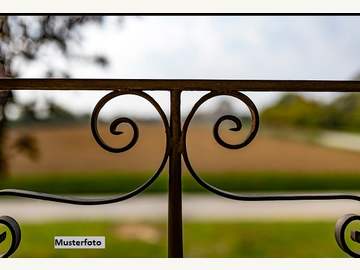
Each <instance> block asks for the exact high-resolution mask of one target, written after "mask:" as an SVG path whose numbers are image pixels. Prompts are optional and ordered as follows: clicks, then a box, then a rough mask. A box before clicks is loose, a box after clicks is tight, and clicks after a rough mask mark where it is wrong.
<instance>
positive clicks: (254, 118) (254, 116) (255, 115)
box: [182, 92, 259, 198]
mask: <svg viewBox="0 0 360 270" xmlns="http://www.w3.org/2000/svg"><path fill="white" fill-rule="evenodd" d="M217 96H231V97H234V98H237V99H238V100H240V101H242V102H243V103H245V105H246V106H247V107H248V108H249V110H250V113H251V128H250V132H249V134H248V136H247V137H246V138H245V140H244V141H242V142H240V143H238V144H230V143H227V142H225V141H224V140H223V139H222V138H221V136H220V133H219V129H220V125H221V124H222V123H223V122H224V121H232V122H233V123H234V124H235V127H233V128H230V130H231V131H240V130H241V129H242V123H241V120H240V119H239V118H237V117H235V116H233V115H224V116H222V117H220V118H219V119H218V120H217V121H216V123H215V125H214V128H213V135H214V139H215V140H216V142H218V143H219V144H220V145H221V146H223V147H225V148H228V149H240V148H243V147H245V146H247V145H248V144H249V143H250V142H251V141H252V140H253V139H254V138H255V136H256V134H257V131H258V129H259V112H258V110H257V108H256V106H255V104H254V103H253V102H252V101H251V99H250V98H248V97H247V96H246V95H244V94H242V93H240V92H223V93H222V92H220V93H219V92H216V93H215V92H210V93H208V94H206V95H205V96H203V97H202V98H200V100H199V101H198V102H196V104H195V105H194V107H193V108H192V110H191V111H190V113H189V115H188V117H187V118H186V120H185V122H184V126H183V134H182V144H183V157H184V162H185V164H186V166H187V168H188V170H189V172H190V174H191V175H192V176H193V177H194V178H195V180H196V181H197V182H198V183H199V184H200V185H202V186H203V187H205V188H206V189H208V190H210V191H212V192H214V193H216V194H218V195H221V196H224V197H230V198H237V196H238V195H236V194H232V193H229V192H226V191H223V190H221V189H218V188H216V187H214V186H212V185H210V184H208V183H207V182H206V181H204V180H203V179H202V178H201V177H200V176H199V175H198V174H197V173H196V172H195V170H194V168H193V167H192V165H191V162H190V159H189V157H188V153H187V147H186V136H187V131H188V128H189V125H190V122H191V120H192V118H193V117H194V115H195V113H196V111H197V110H198V109H199V107H200V106H201V105H202V104H203V103H205V102H206V101H207V100H209V99H211V98H214V97H217Z"/></svg>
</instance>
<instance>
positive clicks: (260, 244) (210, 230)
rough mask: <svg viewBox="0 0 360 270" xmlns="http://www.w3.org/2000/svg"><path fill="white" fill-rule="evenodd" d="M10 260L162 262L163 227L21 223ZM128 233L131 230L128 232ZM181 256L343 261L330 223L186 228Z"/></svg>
mask: <svg viewBox="0 0 360 270" xmlns="http://www.w3.org/2000/svg"><path fill="white" fill-rule="evenodd" d="M21 227H22V233H23V235H22V242H21V244H20V247H19V249H18V251H17V252H16V253H15V254H14V257H166V254H167V243H166V225H165V224H157V223H156V224H152V223H143V224H134V223H132V224H125V223H118V224H115V223H105V222H92V223H90V222H89V223H83V222H71V223H56V224H55V223H49V224H36V225H35V224H32V225H30V224H22V225H21ZM129 228H130V229H129ZM59 235H62V236H71V235H72V236H91V235H92V236H106V249H103V250H95V249H93V250H84V249H72V250H59V249H54V247H53V245H54V244H53V241H54V236H59ZM184 235H185V239H184V241H185V242H184V243H185V245H184V251H185V256H186V257H347V255H346V254H344V253H343V252H342V251H341V250H340V248H339V247H338V246H337V244H336V242H335V239H334V223H333V222H257V223H256V222H234V223H185V225H184Z"/></svg>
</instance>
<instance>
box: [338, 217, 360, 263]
mask: <svg viewBox="0 0 360 270" xmlns="http://www.w3.org/2000/svg"><path fill="white" fill-rule="evenodd" d="M354 221H360V216H359V215H355V214H347V215H345V216H343V217H342V218H340V219H339V220H338V221H337V222H336V228H335V239H336V242H337V243H338V245H339V247H340V248H341V249H342V250H343V251H344V252H345V253H347V254H348V255H350V256H351V257H355V258H360V252H359V251H358V252H356V251H353V250H352V249H351V248H350V247H349V245H348V243H347V241H346V229H347V227H349V225H350V223H352V222H354ZM350 238H351V240H352V241H354V242H357V243H360V232H359V231H352V232H351V235H350Z"/></svg>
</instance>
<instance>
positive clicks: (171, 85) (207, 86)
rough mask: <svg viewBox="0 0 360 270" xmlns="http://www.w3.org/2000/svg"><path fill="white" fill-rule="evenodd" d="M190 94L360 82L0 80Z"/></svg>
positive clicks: (3, 84)
mask: <svg viewBox="0 0 360 270" xmlns="http://www.w3.org/2000/svg"><path fill="white" fill-rule="evenodd" d="M129 89H131V90H140V91H141V90H168V91H169V90H175V91H176V90H187V91H196V90H203V91H229V92H230V91H259V92H261V91H264V92H266V91H270V92H360V81H317V80H315V81H314V80H152V79H126V80H125V79H0V90H129Z"/></svg>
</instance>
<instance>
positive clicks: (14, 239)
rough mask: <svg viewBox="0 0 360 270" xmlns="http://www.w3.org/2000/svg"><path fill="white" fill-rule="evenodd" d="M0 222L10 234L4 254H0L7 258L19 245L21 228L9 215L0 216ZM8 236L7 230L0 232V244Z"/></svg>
mask: <svg viewBox="0 0 360 270" xmlns="http://www.w3.org/2000/svg"><path fill="white" fill-rule="evenodd" d="M0 224H2V225H4V226H5V227H7V228H8V229H9V231H10V234H11V244H10V247H9V248H8V250H7V251H5V253H4V254H1V255H0V257H2V258H7V257H10V256H11V255H12V254H13V253H14V252H15V251H16V250H17V248H18V247H19V244H20V241H21V230H20V226H19V224H18V223H17V222H16V220H15V219H13V218H12V217H9V216H2V217H0ZM8 237H10V236H9V235H7V232H6V231H5V232H0V245H1V243H3V242H4V241H5V240H6V238H8Z"/></svg>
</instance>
